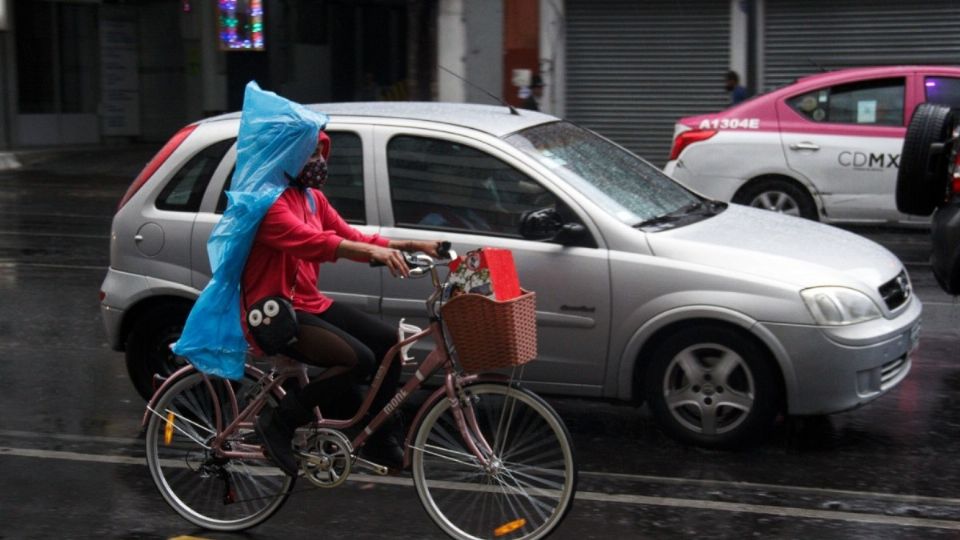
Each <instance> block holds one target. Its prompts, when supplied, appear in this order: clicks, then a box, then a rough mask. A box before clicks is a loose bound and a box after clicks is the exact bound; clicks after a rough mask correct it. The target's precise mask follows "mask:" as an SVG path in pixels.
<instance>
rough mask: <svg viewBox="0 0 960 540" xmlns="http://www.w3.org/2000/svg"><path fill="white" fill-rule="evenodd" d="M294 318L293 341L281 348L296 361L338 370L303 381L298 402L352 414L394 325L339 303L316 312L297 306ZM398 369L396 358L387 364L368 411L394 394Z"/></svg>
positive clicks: (393, 336)
mask: <svg viewBox="0 0 960 540" xmlns="http://www.w3.org/2000/svg"><path fill="white" fill-rule="evenodd" d="M297 322H298V323H299V325H300V333H299V335H298V339H297V343H296V344H295V345H293V347H291V349H292V350H287V351H285V352H286V353H287V354H288V355H289V356H291V357H293V358H295V359H296V360H299V361H300V362H303V363H306V364H310V365H314V366H321V367H326V368H329V369H330V370H333V371H334V372H336V373H337V374H336V375H334V376H331V377H328V378H325V379H321V380H317V381H314V382H311V383H309V384H307V386H305V387H304V388H303V389H301V390H300V391H299V392H297V401H299V402H300V405H301V406H302V407H308V408H313V407H314V406H319V407H320V410H321V411H323V412H324V416H327V417H328V418H347V417H350V416H353V414H355V413H356V411H357V409H358V408H359V407H360V404H361V403H362V400H363V395H364V391H363V385H365V384H367V383H369V382H370V380H371V379H372V378H373V375H374V373H375V372H376V370H377V368H378V367H379V366H380V362H381V360H382V359H383V357H384V356H385V355H386V354H387V351H389V350H390V348H391V347H393V346H394V345H395V344H396V343H397V331H396V329H394V328H393V327H391V326H390V325H388V324H387V323H385V322H383V321H381V320H380V319H377V318H375V317H373V316H371V315H368V314H366V313H364V312H362V311H360V310H358V309H356V308H353V307H351V306H348V305H342V304H339V303H337V302H334V303H333V305H331V306H330V307H329V308H328V309H327V310H326V311H324V312H323V313H320V314H312V313H306V312H303V311H297ZM400 371H401V365H400V362H398V361H394V362H393V363H391V365H390V369H388V370H387V373H386V374H385V376H384V379H383V384H382V385H381V386H380V391H379V392H377V395H376V396H375V397H374V400H373V404H372V405H371V409H370V411H371V413H372V414H376V413H377V412H379V411H380V409H382V408H383V407H384V406H386V404H387V402H388V401H389V400H390V398H392V397H393V396H394V394H396V391H397V384H398V383H399V382H400Z"/></svg>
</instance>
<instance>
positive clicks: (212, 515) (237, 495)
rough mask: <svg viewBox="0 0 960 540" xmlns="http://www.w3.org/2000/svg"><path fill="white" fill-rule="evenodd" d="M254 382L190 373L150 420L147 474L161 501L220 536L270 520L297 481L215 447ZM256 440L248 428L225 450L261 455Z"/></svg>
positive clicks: (257, 460)
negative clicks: (230, 455)
mask: <svg viewBox="0 0 960 540" xmlns="http://www.w3.org/2000/svg"><path fill="white" fill-rule="evenodd" d="M255 384H256V381H253V380H251V379H250V378H244V379H243V380H241V381H239V382H236V381H228V380H225V379H220V378H216V377H205V376H204V375H202V374H200V373H193V374H190V375H187V376H185V377H184V378H183V379H182V380H180V381H177V382H175V383H174V384H173V385H171V386H170V388H168V389H167V390H165V391H164V393H163V394H162V395H161V396H160V399H159V400H157V402H156V405H155V407H154V409H153V412H152V413H151V415H150V420H149V422H148V423H147V433H146V443H147V465H148V466H149V468H150V474H151V476H152V477H153V480H154V482H155V483H156V485H157V489H159V490H160V494H161V495H163V498H164V500H166V501H167V503H169V504H170V506H171V507H172V508H173V509H174V510H176V511H177V513H178V514H180V515H181V516H182V517H183V518H185V519H186V520H187V521H189V522H191V523H193V524H195V525H198V526H200V527H203V528H206V529H213V530H218V531H239V530H243V529H247V528H249V527H253V526H254V525H257V524H259V523H261V522H263V521H264V520H266V519H267V518H269V517H270V516H271V515H273V513H274V512H276V511H277V510H278V509H279V508H280V507H281V506H282V505H283V503H284V502H285V501H286V499H287V496H288V495H289V492H290V490H291V489H292V488H293V484H294V479H293V478H291V477H289V476H287V475H285V474H283V472H281V471H280V470H278V469H277V468H275V467H274V466H272V465H271V464H270V462H268V461H267V459H266V458H264V457H262V456H259V457H257V458H251V459H237V458H227V457H224V456H223V455H222V454H221V453H219V452H216V451H215V450H213V449H211V448H210V442H211V441H212V440H213V439H214V437H215V436H216V435H219V434H220V433H222V432H223V430H224V428H225V427H227V426H229V425H230V423H231V422H232V421H233V420H234V419H235V418H236V417H237V415H238V414H240V413H242V412H243V409H244V407H245V406H246V405H247V404H248V401H249V400H250V399H252V398H253V397H254V396H253V395H252V394H253V392H252V391H251V388H252V387H253V386H254V385H255ZM270 399H271V400H273V397H272V396H271V398H270ZM274 404H275V403H274ZM253 437H254V434H253V430H252V429H251V428H250V427H249V426H248V427H244V428H242V429H238V430H236V431H235V432H232V433H231V434H230V435H229V437H228V439H227V441H226V442H225V443H224V445H223V449H224V450H243V451H245V452H249V453H251V454H257V453H260V452H261V449H260V446H259V444H258V442H256V441H253V440H251V439H253Z"/></svg>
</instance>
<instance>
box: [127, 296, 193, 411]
mask: <svg viewBox="0 0 960 540" xmlns="http://www.w3.org/2000/svg"><path fill="white" fill-rule="evenodd" d="M189 313H190V307H189V306H187V305H177V304H167V305H163V306H160V307H156V308H152V309H149V310H147V311H145V312H143V313H141V315H140V318H139V319H137V321H136V322H135V323H134V324H133V328H132V329H131V331H130V334H129V335H128V336H127V345H126V360H127V373H128V374H129V375H130V381H131V382H133V386H134V388H136V390H137V393H138V394H140V396H141V397H142V398H143V399H144V400H149V399H150V398H151V397H152V396H153V393H154V390H155V388H154V375H155V374H156V375H160V376H161V377H166V376H168V375H170V374H172V373H173V372H174V371H176V370H178V369H180V368H181V367H183V366H184V365H185V364H184V363H183V361H182V360H180V359H178V358H177V357H176V355H174V354H173V352H172V351H170V345H172V344H173V343H174V342H176V341H177V340H178V339H179V338H180V333H181V332H183V325H184V323H185V322H186V320H187V315H188V314H189Z"/></svg>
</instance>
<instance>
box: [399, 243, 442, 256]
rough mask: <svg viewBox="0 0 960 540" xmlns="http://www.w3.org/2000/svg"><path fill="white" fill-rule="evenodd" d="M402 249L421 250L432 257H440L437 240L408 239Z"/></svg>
mask: <svg viewBox="0 0 960 540" xmlns="http://www.w3.org/2000/svg"><path fill="white" fill-rule="evenodd" d="M405 244H406V245H405V246H404V247H403V250H404V251H422V252H424V253H426V254H427V255H429V256H431V257H433V258H434V259H440V258H441V257H440V254H439V253H438V250H439V249H440V241H439V240H410V241H408V242H405Z"/></svg>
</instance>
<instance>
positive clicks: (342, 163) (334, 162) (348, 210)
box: [216, 131, 367, 225]
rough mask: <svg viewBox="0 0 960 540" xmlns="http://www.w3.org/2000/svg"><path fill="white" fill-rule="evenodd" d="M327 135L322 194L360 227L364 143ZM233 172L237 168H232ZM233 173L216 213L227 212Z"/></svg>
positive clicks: (342, 135)
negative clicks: (328, 153) (325, 168)
mask: <svg viewBox="0 0 960 540" xmlns="http://www.w3.org/2000/svg"><path fill="white" fill-rule="evenodd" d="M327 135H329V136H330V162H329V163H328V172H327V183H326V185H325V186H324V187H323V190H322V191H323V194H324V195H326V196H327V199H328V200H329V201H330V204H331V205H333V207H334V208H335V209H336V210H337V212H339V213H340V217H342V218H343V219H344V220H346V221H347V222H348V223H352V224H354V225H363V224H365V223H366V222H367V212H366V209H365V208H364V200H365V199H364V196H363V144H362V141H361V140H360V136H359V135H357V134H356V133H351V132H349V131H328V132H327ZM234 170H236V169H234ZM234 170H231V171H230V174H228V175H227V181H226V182H224V186H223V190H222V191H221V192H220V199H219V200H218V201H217V210H216V212H217V213H218V214H222V213H223V211H224V210H226V209H227V190H228V189H230V183H231V181H232V180H233V173H234Z"/></svg>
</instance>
